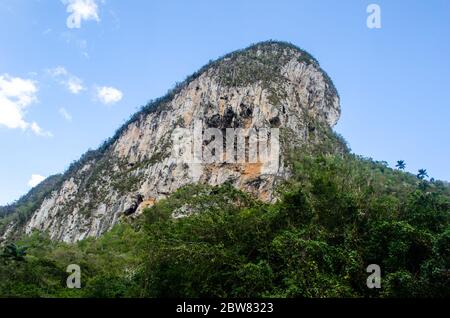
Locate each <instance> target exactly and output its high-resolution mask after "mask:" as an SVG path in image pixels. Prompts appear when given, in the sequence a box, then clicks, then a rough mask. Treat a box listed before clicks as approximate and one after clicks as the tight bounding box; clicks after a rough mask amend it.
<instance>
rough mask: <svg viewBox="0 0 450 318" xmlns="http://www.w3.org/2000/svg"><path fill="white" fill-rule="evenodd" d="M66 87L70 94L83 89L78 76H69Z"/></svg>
mask: <svg viewBox="0 0 450 318" xmlns="http://www.w3.org/2000/svg"><path fill="white" fill-rule="evenodd" d="M66 87H67V89H68V90H69V91H70V92H71V93H72V94H78V93H79V92H81V91H82V90H83V89H84V87H83V82H82V81H81V80H80V79H79V78H78V77H71V78H69V79H68V80H67V82H66Z"/></svg>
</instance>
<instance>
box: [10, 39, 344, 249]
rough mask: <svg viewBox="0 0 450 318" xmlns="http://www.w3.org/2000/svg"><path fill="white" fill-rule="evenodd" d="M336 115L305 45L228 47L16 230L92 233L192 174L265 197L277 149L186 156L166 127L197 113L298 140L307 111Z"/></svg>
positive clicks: (187, 124)
mask: <svg viewBox="0 0 450 318" xmlns="http://www.w3.org/2000/svg"><path fill="white" fill-rule="evenodd" d="M339 115H340V106H339V97H338V95H337V93H336V90H335V89H334V86H333V85H332V83H331V81H330V80H329V79H328V77H327V76H326V74H325V73H324V72H323V71H322V70H321V69H320V67H319V65H318V63H317V62H315V60H313V59H312V58H311V57H310V56H309V55H308V54H307V53H306V52H303V51H301V50H299V49H296V48H294V47H292V46H288V45H284V44H280V43H273V42H269V43H264V44H258V45H255V46H252V47H250V48H248V49H246V50H243V51H239V52H236V53H233V54H231V55H228V56H226V57H225V58H223V59H221V60H218V61H217V62H214V63H213V64H212V65H210V66H209V67H206V68H204V69H203V70H202V71H201V72H200V73H199V74H198V75H197V76H196V77H195V78H193V79H191V80H190V81H188V82H186V83H185V84H184V85H183V87H182V88H181V89H179V90H178V91H177V92H176V93H175V94H174V95H173V96H172V98H170V100H168V101H165V102H164V103H163V104H162V105H160V107H159V108H158V109H157V110H155V111H152V112H147V113H145V112H144V113H142V114H140V115H139V116H137V119H136V120H135V121H133V122H131V123H129V124H128V125H127V126H126V127H125V129H123V130H122V133H121V134H120V135H119V136H118V138H116V139H115V140H114V142H113V143H112V144H111V145H110V146H109V147H108V149H107V150H106V151H105V152H104V153H103V154H102V155H101V156H99V157H96V158H92V159H91V160H88V161H87V162H85V163H84V164H83V165H82V166H81V167H80V168H78V169H77V170H76V171H75V172H74V173H72V174H71V176H70V178H66V180H65V181H64V182H63V183H62V185H61V186H60V187H59V188H58V189H55V191H53V192H52V193H51V195H50V196H48V197H47V198H46V199H45V200H44V202H43V203H42V204H41V206H40V208H39V209H37V210H36V211H35V212H34V213H33V215H32V216H31V218H30V219H29V220H28V222H27V223H26V225H25V228H24V229H25V232H26V233H31V232H32V231H33V230H41V231H48V233H49V234H50V236H51V237H52V238H53V239H57V240H63V241H66V242H74V241H77V240H81V239H84V238H86V237H89V236H99V235H101V234H102V233H104V232H105V231H107V230H109V229H111V227H112V226H113V225H114V224H116V223H117V222H118V221H119V220H120V219H121V218H123V217H132V216H133V215H137V214H139V213H141V212H142V210H143V209H144V208H145V207H147V206H150V205H152V204H154V203H155V202H157V201H158V200H160V199H161V198H163V197H165V196H167V195H168V194H170V193H172V192H174V191H176V190H177V189H178V188H180V187H182V186H184V185H186V184H190V183H195V182H203V183H207V184H210V185H219V184H223V183H224V182H231V183H232V184H233V185H234V186H236V187H238V188H240V189H243V190H245V191H249V192H251V193H253V194H255V195H256V196H258V197H259V198H260V199H261V200H264V201H273V200H275V197H274V193H273V188H274V186H275V185H276V183H277V182H278V180H283V179H284V178H286V177H287V175H288V174H289V171H288V169H286V167H285V165H284V164H283V153H282V154H281V161H280V162H281V163H280V165H279V168H278V170H277V171H276V172H273V171H272V172H271V173H267V171H265V169H264V166H263V165H262V164H260V163H242V164H237V163H235V164H233V163H223V162H219V163H208V164H207V163H197V164H187V163H183V162H180V161H179V160H177V157H176V156H175V154H174V151H173V140H172V133H173V132H174V129H175V128H178V127H183V128H187V129H194V124H195V123H196V122H198V121H201V122H202V123H203V126H204V127H205V128H206V127H215V128H219V129H225V128H246V129H251V128H255V129H261V128H268V129H269V128H274V127H276V128H280V131H281V134H282V135H283V131H289V132H290V136H294V138H291V139H290V140H289V145H282V148H283V147H289V146H292V145H294V144H301V143H303V142H305V141H306V139H307V135H308V124H309V123H310V122H311V121H313V122H315V123H320V124H323V125H327V126H333V125H335V124H336V122H337V120H338V118H339ZM12 227H14V225H13V224H12V225H11V226H10V227H9V230H8V231H9V232H11V231H12V230H11V228H12ZM9 232H6V233H5V234H4V235H6V236H7V235H9V234H8V233H9Z"/></svg>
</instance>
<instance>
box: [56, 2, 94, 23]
mask: <svg viewBox="0 0 450 318" xmlns="http://www.w3.org/2000/svg"><path fill="white" fill-rule="evenodd" d="M62 2H63V4H65V5H67V8H66V11H67V13H70V15H69V17H68V18H67V21H66V24H67V27H68V28H69V29H79V28H81V21H83V20H85V21H89V20H94V21H97V22H100V18H99V16H98V5H97V1H96V0H63V1H62Z"/></svg>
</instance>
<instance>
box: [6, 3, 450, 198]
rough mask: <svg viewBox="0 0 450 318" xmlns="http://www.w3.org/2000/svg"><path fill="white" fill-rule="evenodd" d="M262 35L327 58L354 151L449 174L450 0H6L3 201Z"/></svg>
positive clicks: (341, 128)
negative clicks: (377, 23) (373, 17)
mask: <svg viewBox="0 0 450 318" xmlns="http://www.w3.org/2000/svg"><path fill="white" fill-rule="evenodd" d="M371 3H375V4H378V5H379V6H380V8H381V29H369V28H368V27H367V25H366V19H367V16H368V13H367V12H366V8H367V6H368V5H369V4H371ZM268 39H276V40H283V41H289V42H292V43H294V44H296V45H298V46H300V47H302V48H304V49H305V50H307V51H309V52H310V53H311V54H313V55H314V56H315V57H316V58H317V59H318V60H319V62H320V63H321V65H322V67H323V68H324V69H325V70H326V71H327V73H328V74H329V75H330V77H331V78H332V79H333V81H334V83H335V85H336V87H337V89H338V91H339V93H340V96H341V106H342V117H341V119H340V121H339V123H338V125H337V126H336V128H335V129H336V131H337V132H339V133H341V134H342V135H343V136H344V137H345V138H346V140H347V141H348V142H349V144H350V146H351V148H352V150H353V151H354V152H355V153H358V154H361V155H365V156H370V157H373V158H374V159H376V160H386V161H387V162H388V163H389V164H390V165H391V166H393V165H394V164H395V161H396V160H399V159H403V160H405V161H406V163H407V170H408V171H411V172H416V171H417V169H419V168H426V169H427V170H428V172H429V175H430V176H432V177H435V178H437V179H444V180H450V169H449V168H448V166H447V164H448V163H449V162H450V147H449V137H450V125H449V119H450V96H449V94H450V93H449V92H450V59H449V57H450V41H449V39H450V2H449V1H446V0H441V1H438V0H436V1H375V0H373V1H358V0H354V1H339V2H338V1H312V0H311V1H299V0H297V1H282V0H279V1H261V0H252V1H251V0H234V1H233V0H215V1H210V0H208V1H206V0H190V1H186V0H177V1H175V0H171V1H167V0H164V1H162V0H161V1H157V0H153V1H146V0H134V1H122V0H65V1H60V0H1V1H0V43H1V45H0V149H1V161H0V163H1V164H0V204H5V203H7V202H11V201H13V200H15V199H17V198H19V197H20V196H21V195H22V194H24V193H26V192H27V191H28V190H29V189H30V184H34V183H36V182H38V181H39V180H40V176H44V177H46V176H49V175H52V174H55V173H59V172H62V171H64V170H65V169H66V168H67V167H68V165H69V164H70V163H71V162H72V161H74V160H76V159H78V158H79V157H80V155H81V154H82V153H84V152H85V151H86V150H87V149H88V148H96V147H97V146H98V145H99V144H100V143H101V142H102V141H103V140H104V139H106V138H107V137H110V136H111V135H112V134H113V133H114V131H115V130H116V129H117V128H118V127H119V126H120V125H121V124H122V123H123V122H124V121H125V120H126V119H128V118H129V117H130V115H131V114H133V113H134V112H135V111H137V110H138V109H139V107H140V106H141V105H143V104H145V103H146V102H147V101H148V100H150V99H152V98H156V97H159V96H161V95H163V94H164V93H165V92H166V91H167V90H168V89H169V88H170V87H172V86H173V85H174V83H175V82H177V81H181V80H183V79H184V78H185V77H186V76H187V75H189V74H191V73H193V72H194V71H196V70H197V69H198V68H200V67H201V66H202V65H204V64H206V63H207V62H208V61H209V60H210V59H214V58H217V57H219V56H221V55H223V54H225V53H228V52H230V51H233V50H236V49H239V48H243V47H246V46H248V45H249V44H251V43H254V42H258V41H264V40H268ZM30 181H31V182H30Z"/></svg>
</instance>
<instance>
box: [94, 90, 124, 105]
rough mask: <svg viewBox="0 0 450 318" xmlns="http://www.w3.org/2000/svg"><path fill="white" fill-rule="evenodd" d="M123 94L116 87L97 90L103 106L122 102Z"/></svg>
mask: <svg viewBox="0 0 450 318" xmlns="http://www.w3.org/2000/svg"><path fill="white" fill-rule="evenodd" d="M122 97H123V93H122V92H121V91H119V90H118V89H116V88H114V87H106V86H103V87H99V88H97V98H98V99H99V100H100V101H101V102H102V103H103V104H114V103H117V102H118V101H120V100H121V99H122Z"/></svg>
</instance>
